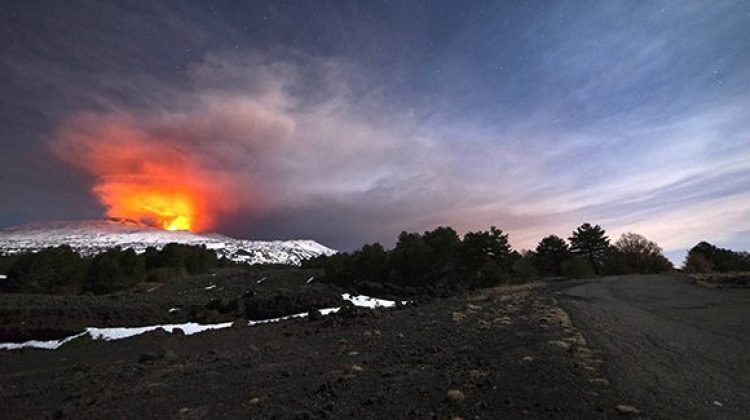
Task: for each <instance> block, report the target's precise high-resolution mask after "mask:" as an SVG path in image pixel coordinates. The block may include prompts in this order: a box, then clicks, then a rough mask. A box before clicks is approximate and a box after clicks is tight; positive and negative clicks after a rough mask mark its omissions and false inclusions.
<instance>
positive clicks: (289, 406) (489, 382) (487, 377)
mask: <svg viewBox="0 0 750 420" xmlns="http://www.w3.org/2000/svg"><path fill="white" fill-rule="evenodd" d="M264 276H265V274H264ZM299 278H300V281H301V280H302V277H301V276H300V277H299ZM215 280H217V284H221V280H220V279H215ZM272 281H273V276H270V277H269V279H268V280H267V281H265V282H263V283H261V285H265V284H266V283H269V284H270V282H272ZM217 289H218V287H217V288H215V289H211V290H210V291H208V292H210V293H214V292H213V291H214V290H217ZM553 296H554V295H553V294H551V293H549V292H548V291H547V290H546V286H536V285H530V286H519V287H510V288H508V287H506V288H498V289H489V290H485V291H481V292H478V293H472V294H467V295H463V296H456V297H451V298H443V299H432V300H429V301H426V302H423V303H419V304H409V305H406V306H404V307H403V308H393V309H372V310H371V309H362V308H348V309H346V310H345V309H342V310H341V311H340V312H338V313H336V314H332V315H328V316H324V317H321V316H315V317H310V318H309V319H304V320H303V319H299V320H289V321H283V322H280V323H278V324H265V325H258V326H254V327H247V326H242V325H239V326H238V327H233V328H228V329H224V330H217V331H209V332H205V333H201V334H197V335H192V336H181V335H175V334H166V333H163V332H152V333H147V334H144V335H141V336H138V337H135V338H132V339H127V340H121V341H113V342H98V341H95V342H90V341H89V342H87V341H82V342H79V343H76V342H72V343H70V344H68V345H66V346H63V347H62V348H60V349H58V350H52V351H47V350H29V349H27V350H20V351H8V352H0V405H2V406H3V407H4V416H5V418H42V417H57V418H60V417H68V416H74V417H76V418H116V417H128V418H218V417H228V418H299V419H309V418H455V417H461V418H522V417H528V418H540V417H554V418H615V417H617V416H618V415H619V414H618V411H617V410H616V406H617V405H618V404H620V403H622V402H621V401H619V400H618V399H617V396H616V395H615V394H614V392H613V391H612V390H611V388H610V387H609V386H608V385H607V384H608V381H607V380H606V379H605V378H602V377H601V371H600V365H599V363H601V361H600V360H598V356H597V353H596V351H595V350H594V349H591V348H589V346H588V344H587V343H586V340H585V339H584V338H583V336H581V334H580V333H579V332H578V331H577V330H576V328H575V327H574V326H573V325H572V324H571V323H570V320H569V318H568V317H567V315H566V314H565V312H563V311H562V310H561V309H560V308H559V307H558V306H557V304H556V302H555V299H554V297H553ZM244 325H246V324H244Z"/></svg>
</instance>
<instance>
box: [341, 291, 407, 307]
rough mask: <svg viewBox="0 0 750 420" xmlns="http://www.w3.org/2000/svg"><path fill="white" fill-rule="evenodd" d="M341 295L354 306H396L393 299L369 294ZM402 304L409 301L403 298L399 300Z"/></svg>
mask: <svg viewBox="0 0 750 420" xmlns="http://www.w3.org/2000/svg"><path fill="white" fill-rule="evenodd" d="M341 297H342V298H343V299H344V300H348V301H349V302H351V303H352V304H354V306H359V307H362V308H391V307H393V306H396V301H395V300H386V299H378V298H374V297H370V296H365V295H357V296H353V295H350V294H349V293H344V294H343V295H341ZM401 303H402V304H404V305H406V304H407V303H409V301H406V300H403V301H401Z"/></svg>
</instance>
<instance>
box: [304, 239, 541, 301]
mask: <svg viewBox="0 0 750 420" xmlns="http://www.w3.org/2000/svg"><path fill="white" fill-rule="evenodd" d="M530 265H531V264H530V262H529V261H528V260H527V259H525V258H524V256H522V255H521V254H518V253H514V252H512V250H511V248H510V244H509V243H508V235H507V234H505V233H503V231H502V230H500V229H498V228H496V227H491V228H490V229H489V230H487V231H479V232H469V233H467V234H466V235H464V237H463V239H462V238H460V237H459V236H458V234H457V233H456V231H455V230H453V229H451V228H449V227H438V228H437V229H435V230H432V231H427V232H424V233H423V234H419V233H414V232H402V233H401V234H400V235H399V237H398V241H397V242H396V246H395V247H394V248H393V249H391V250H385V249H384V248H383V247H382V246H381V245H380V244H372V245H365V246H364V247H362V249H360V250H357V251H354V252H352V253H350V254H348V253H341V254H336V255H332V256H322V257H318V258H316V259H313V260H310V261H306V262H305V263H304V265H303V266H304V267H307V268H323V269H325V272H326V274H325V276H324V277H323V278H322V279H321V280H322V281H326V282H331V283H336V284H339V285H342V286H346V287H352V286H356V287H363V286H366V287H368V288H370V289H371V290H374V288H379V287H380V288H382V287H385V288H386V289H389V290H391V291H394V290H401V291H403V290H404V288H408V289H410V290H412V291H414V290H416V289H420V290H430V291H431V292H430V293H437V294H444V293H448V291H451V290H460V289H464V288H474V287H483V286H489V285H495V284H498V283H499V282H501V281H505V280H510V279H513V278H520V277H522V276H529V275H533V274H530V273H531V272H533V267H531V266H530Z"/></svg>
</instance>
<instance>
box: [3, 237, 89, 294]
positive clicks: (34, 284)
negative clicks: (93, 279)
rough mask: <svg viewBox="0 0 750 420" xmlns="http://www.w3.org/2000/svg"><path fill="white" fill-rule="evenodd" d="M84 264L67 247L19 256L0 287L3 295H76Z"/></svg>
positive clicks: (84, 262) (81, 287) (84, 269)
mask: <svg viewBox="0 0 750 420" xmlns="http://www.w3.org/2000/svg"><path fill="white" fill-rule="evenodd" d="M87 271H88V262H87V261H86V260H84V259H83V258H81V256H80V255H79V254H78V253H77V252H75V251H73V250H72V249H71V248H70V247H69V246H60V247H57V248H45V249H43V250H41V251H39V252H37V253H33V254H23V255H21V256H20V257H19V258H18V259H17V260H16V262H15V263H14V264H13V265H12V266H11V267H10V269H9V270H8V278H7V279H6V280H5V281H3V282H2V283H0V287H2V289H3V290H4V291H13V292H23V293H50V294H76V293H80V292H81V291H82V290H83V284H84V280H85V278H86V272H87Z"/></svg>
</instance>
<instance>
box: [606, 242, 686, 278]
mask: <svg viewBox="0 0 750 420" xmlns="http://www.w3.org/2000/svg"><path fill="white" fill-rule="evenodd" d="M609 266H610V267H608V268H609V271H610V272H612V273H614V274H628V273H643V274H656V273H663V272H666V271H670V270H673V269H674V267H673V266H672V263H671V262H670V261H669V260H668V259H667V258H666V257H665V256H664V255H663V254H662V250H661V248H660V247H659V245H657V244H656V243H655V242H653V241H649V240H648V239H646V237H645V236H643V235H639V234H637V233H632V232H628V233H624V234H622V236H620V239H618V240H617V242H615V246H614V253H613V255H612V256H611V260H610V262H609Z"/></svg>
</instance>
